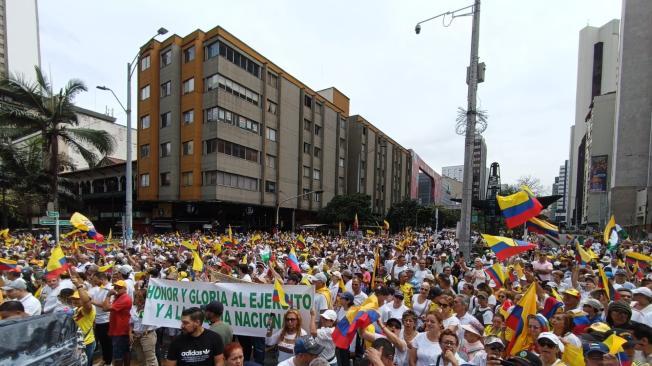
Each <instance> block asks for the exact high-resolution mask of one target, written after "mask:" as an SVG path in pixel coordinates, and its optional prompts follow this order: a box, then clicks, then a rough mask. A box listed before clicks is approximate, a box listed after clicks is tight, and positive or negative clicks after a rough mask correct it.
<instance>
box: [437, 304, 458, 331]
mask: <svg viewBox="0 0 652 366" xmlns="http://www.w3.org/2000/svg"><path fill="white" fill-rule="evenodd" d="M452 304H453V298H452V297H451V296H442V297H441V299H440V300H439V303H437V305H439V310H440V315H441V319H442V321H441V323H442V326H443V328H444V329H450V330H452V331H453V332H457V330H458V328H459V326H460V320H459V319H458V318H457V316H455V313H454V312H453V308H452Z"/></svg>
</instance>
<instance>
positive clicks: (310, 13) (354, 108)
mask: <svg viewBox="0 0 652 366" xmlns="http://www.w3.org/2000/svg"><path fill="white" fill-rule="evenodd" d="M38 3H39V22H40V24H39V26H40V43H41V63H42V67H43V69H44V70H45V71H46V72H47V73H48V74H50V75H51V79H52V81H53V83H54V85H55V87H56V86H59V87H60V86H62V85H63V83H65V82H67V81H68V80H69V79H72V78H78V79H81V80H83V81H84V82H85V83H86V85H87V86H88V88H89V91H88V92H87V93H83V94H82V95H80V96H79V97H78V98H77V100H76V102H77V104H78V105H79V106H81V107H85V108H88V109H92V110H95V111H98V112H105V111H107V110H109V111H110V110H112V113H113V115H114V116H115V117H117V118H118V123H123V124H124V123H125V117H124V112H123V111H122V109H121V107H120V105H119V104H118V103H117V102H116V101H115V99H114V98H113V96H111V95H110V93H108V92H103V91H100V90H97V89H96V88H95V86H96V85H106V86H108V87H110V88H112V89H113V90H114V91H115V92H116V94H117V95H118V97H119V98H120V99H121V100H122V102H123V103H125V100H126V85H125V84H126V68H127V67H126V64H127V62H129V61H131V60H132V59H133V58H134V56H135V55H136V53H137V52H138V49H139V47H140V46H141V45H142V44H144V43H145V42H147V40H148V39H149V38H150V37H151V36H153V35H154V34H155V33H156V30H157V29H158V28H159V27H165V28H167V29H168V30H169V33H168V34H167V35H165V36H163V37H162V38H160V39H161V40H162V39H164V38H166V37H167V36H170V35H171V34H177V35H180V36H182V37H183V36H185V35H187V34H188V33H190V32H192V31H194V30H196V29H201V30H204V31H208V30H210V29H212V28H213V27H215V26H217V25H220V26H222V27H223V28H225V29H226V30H228V31H229V32H231V33H232V34H234V35H235V36H236V37H238V38H240V39H241V40H242V41H244V42H245V43H247V44H248V45H250V46H251V47H253V48H254V49H255V50H257V51H258V52H260V53H261V54H263V55H264V56H266V57H267V58H268V59H270V60H271V61H272V62H274V63H275V64H277V65H279V66H280V67H282V68H283V69H284V70H285V71H287V72H288V73H290V74H292V75H293V76H294V77H296V78H297V79H299V80H301V81H302V82H304V83H305V84H306V85H308V86H309V87H310V88H311V89H313V90H321V89H324V88H328V87H331V86H335V87H337V88H338V89H339V90H340V91H342V92H343V93H344V94H346V95H347V96H348V97H349V98H350V100H351V108H350V113H351V115H353V114H360V115H362V116H363V117H364V118H365V119H367V120H368V121H370V122H371V123H373V124H374V125H375V126H377V127H378V128H379V129H381V130H382V131H383V132H385V133H386V134H387V135H389V136H390V137H391V138H393V139H394V140H395V141H397V142H398V143H400V144H401V145H402V146H404V147H405V148H411V149H413V150H415V151H416V152H417V154H419V155H420V156H421V157H422V158H423V159H424V160H425V161H426V162H427V163H428V164H429V165H430V166H431V167H432V168H433V169H435V171H437V172H440V173H441V167H442V166H448V165H461V164H462V163H463V160H464V137H463V136H458V135H457V134H456V133H455V118H456V114H457V109H458V107H463V108H466V104H467V101H466V97H467V86H466V67H467V66H468V64H469V56H470V44H471V17H459V18H455V19H454V20H453V21H452V23H450V24H448V22H446V24H443V23H442V21H440V20H434V21H430V22H428V23H425V24H423V25H422V28H421V34H419V35H417V34H415V32H414V27H415V24H416V23H417V22H419V21H421V20H424V19H427V18H430V17H432V16H435V15H437V14H440V13H444V12H446V11H452V10H456V9H459V8H462V7H464V6H467V5H470V4H472V3H473V1H472V0H437V1H432V0H430V1H428V0H410V1H390V0H361V1H350V0H348V1H346V0H331V1H329V2H313V1H290V0H280V1H273V0H268V1H253V0H238V1H219V0H213V1H198V0H197V1H195V0H185V1H172V0H158V1H153V0H139V1H134V0H131V1H123V0H112V1H94V0H92V1H91V0H79V1H73V0H39V1H38ZM620 13H621V2H620V1H619V0H573V1H567V0H548V1H522V0H485V1H483V3H482V4H481V12H480V41H479V56H480V61H481V62H484V63H486V76H485V82H484V83H481V84H479V87H478V108H479V109H482V110H486V111H487V114H488V117H489V118H488V128H487V130H486V131H485V132H484V134H483V135H484V137H485V140H486V143H487V151H488V158H487V167H488V166H489V165H490V164H491V162H494V161H495V162H498V163H499V164H500V169H501V178H502V183H514V182H515V181H516V180H517V179H518V178H519V177H521V176H524V175H531V176H533V177H537V178H539V179H540V180H541V182H542V183H543V184H544V186H546V187H550V186H551V185H552V183H553V182H554V177H555V176H557V175H558V173H559V166H560V165H562V164H563V163H564V160H566V159H568V153H569V138H570V126H571V125H572V124H573V122H574V121H573V119H574V115H575V114H574V111H575V89H576V74H577V46H578V35H579V31H580V30H581V29H582V28H584V27H586V26H587V25H591V26H601V25H602V24H604V23H606V22H608V21H609V20H611V19H617V18H620V15H621V14H620ZM447 20H448V19H447ZM133 90H135V86H134V89H133ZM133 101H134V103H133V104H134V105H135V99H134V100H133ZM134 116H135V114H134Z"/></svg>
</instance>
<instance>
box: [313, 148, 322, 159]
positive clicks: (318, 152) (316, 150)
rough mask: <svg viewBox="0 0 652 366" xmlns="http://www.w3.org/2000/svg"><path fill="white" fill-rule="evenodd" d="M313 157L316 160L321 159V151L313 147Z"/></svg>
mask: <svg viewBox="0 0 652 366" xmlns="http://www.w3.org/2000/svg"><path fill="white" fill-rule="evenodd" d="M314 155H315V157H316V158H319V157H321V149H320V148H318V147H317V146H315V151H314Z"/></svg>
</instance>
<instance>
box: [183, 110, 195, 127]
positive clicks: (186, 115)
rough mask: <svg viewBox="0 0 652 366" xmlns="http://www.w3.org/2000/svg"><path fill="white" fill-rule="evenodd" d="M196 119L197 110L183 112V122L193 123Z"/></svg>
mask: <svg viewBox="0 0 652 366" xmlns="http://www.w3.org/2000/svg"><path fill="white" fill-rule="evenodd" d="M194 120H195V111H194V110H192V109H191V110H189V111H185V112H183V123H185V124H190V123H193V122H194Z"/></svg>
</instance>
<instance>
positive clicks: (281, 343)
mask: <svg viewBox="0 0 652 366" xmlns="http://www.w3.org/2000/svg"><path fill="white" fill-rule="evenodd" d="M305 335H308V333H306V331H305V330H304V329H303V328H301V332H300V334H299V337H301V336H305ZM280 336H281V330H280V329H279V330H277V331H276V332H275V333H274V334H272V336H271V337H265V344H266V345H268V346H273V345H275V344H276V345H278V347H279V351H278V360H279V362H280V361H285V360H287V359H289V358H291V357H292V356H294V342H295V340H296V339H297V333H294V334H285V338H284V339H279V337H280Z"/></svg>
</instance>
